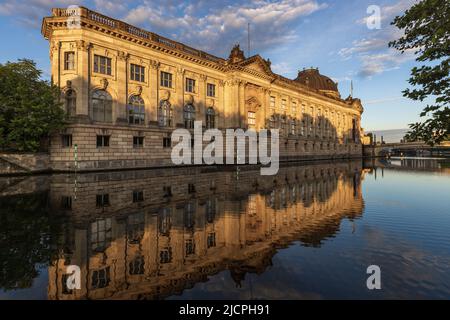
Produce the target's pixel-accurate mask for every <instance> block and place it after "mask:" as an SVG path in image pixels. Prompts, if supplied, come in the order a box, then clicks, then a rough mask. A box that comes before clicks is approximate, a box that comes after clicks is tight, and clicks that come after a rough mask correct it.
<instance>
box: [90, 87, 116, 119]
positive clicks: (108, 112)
mask: <svg viewBox="0 0 450 320" xmlns="http://www.w3.org/2000/svg"><path fill="white" fill-rule="evenodd" d="M91 100H92V116H93V120H94V121H99V122H109V123H110V122H112V103H113V101H112V97H111V95H110V94H109V93H108V92H107V91H105V90H95V91H94V93H93V94H92V98H91Z"/></svg>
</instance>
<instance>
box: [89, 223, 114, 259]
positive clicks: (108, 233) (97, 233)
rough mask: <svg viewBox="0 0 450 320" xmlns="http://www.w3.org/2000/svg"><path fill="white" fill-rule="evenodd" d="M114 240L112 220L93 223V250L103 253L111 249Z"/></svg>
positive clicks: (91, 236) (91, 233)
mask: <svg viewBox="0 0 450 320" xmlns="http://www.w3.org/2000/svg"><path fill="white" fill-rule="evenodd" d="M111 239H112V227H111V218H105V219H98V220H96V221H94V222H92V223H91V230H90V243H91V249H92V250H93V251H97V252H103V251H104V250H106V248H108V247H109V245H110V243H111Z"/></svg>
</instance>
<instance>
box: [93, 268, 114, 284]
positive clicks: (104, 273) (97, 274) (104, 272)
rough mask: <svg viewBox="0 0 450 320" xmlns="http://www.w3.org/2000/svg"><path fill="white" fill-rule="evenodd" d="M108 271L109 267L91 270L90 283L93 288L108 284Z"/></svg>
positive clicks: (109, 279)
mask: <svg viewBox="0 0 450 320" xmlns="http://www.w3.org/2000/svg"><path fill="white" fill-rule="evenodd" d="M109 271H110V270H109V267H106V268H103V269H100V270H94V271H93V272H92V282H91V284H92V288H93V289H101V288H106V287H107V286H108V285H109V282H110V281H111V278H110V272H109Z"/></svg>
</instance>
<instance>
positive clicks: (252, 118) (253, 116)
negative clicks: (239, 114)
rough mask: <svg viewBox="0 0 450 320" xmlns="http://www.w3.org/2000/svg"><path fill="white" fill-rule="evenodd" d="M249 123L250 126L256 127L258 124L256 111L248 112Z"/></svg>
mask: <svg viewBox="0 0 450 320" xmlns="http://www.w3.org/2000/svg"><path fill="white" fill-rule="evenodd" d="M247 124H248V126H249V127H250V128H253V127H255V125H256V112H254V111H248V112H247Z"/></svg>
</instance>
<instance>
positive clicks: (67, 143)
mask: <svg viewBox="0 0 450 320" xmlns="http://www.w3.org/2000/svg"><path fill="white" fill-rule="evenodd" d="M61 146H62V147H63V148H71V147H72V135H71V134H62V135H61Z"/></svg>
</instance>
